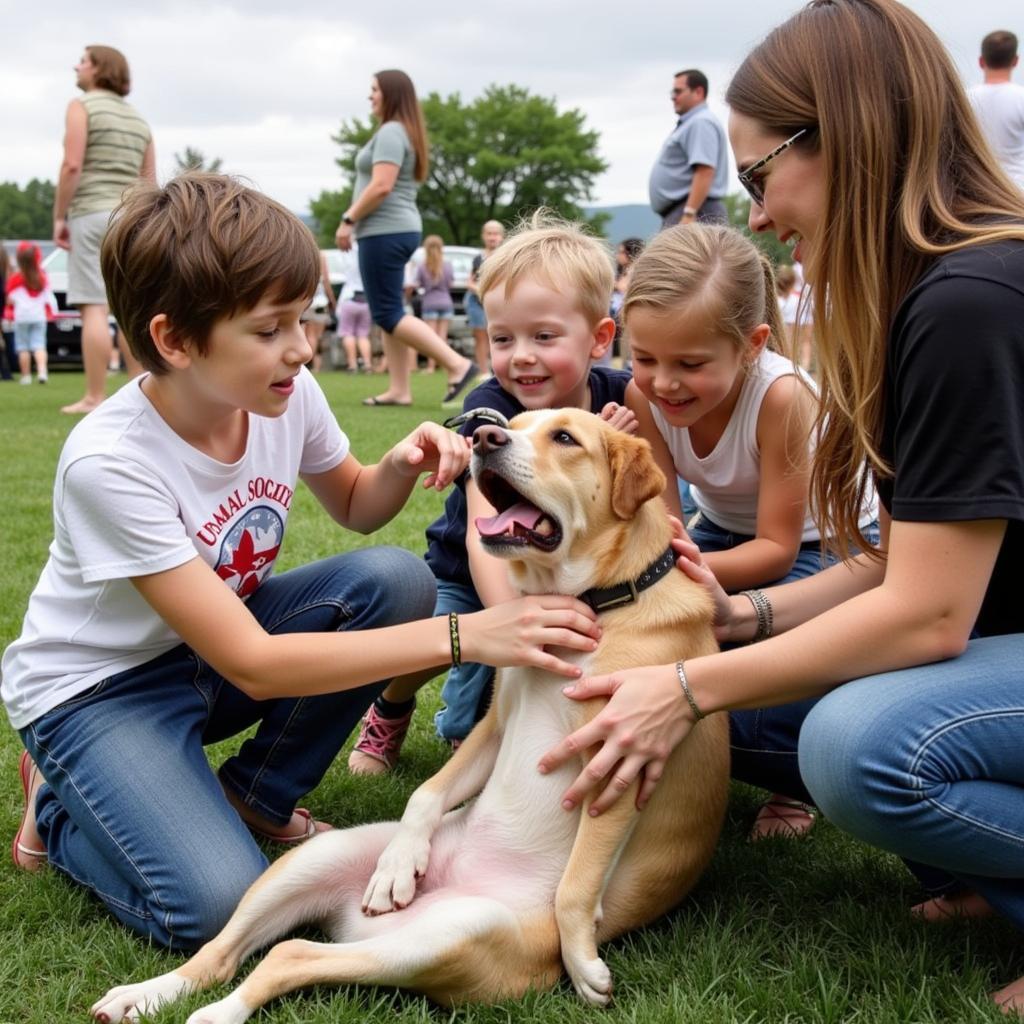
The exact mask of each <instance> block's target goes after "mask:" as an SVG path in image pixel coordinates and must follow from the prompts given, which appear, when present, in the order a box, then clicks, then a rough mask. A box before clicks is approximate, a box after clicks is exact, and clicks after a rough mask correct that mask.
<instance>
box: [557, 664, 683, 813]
mask: <svg viewBox="0 0 1024 1024" xmlns="http://www.w3.org/2000/svg"><path fill="white" fill-rule="evenodd" d="M564 692H565V694H566V696H568V697H572V698H573V700H590V698H592V697H608V698H610V699H609V701H608V703H607V704H606V705H605V707H604V708H603V710H601V711H600V712H599V713H598V714H597V715H596V716H595V717H594V718H592V719H591V720H590V721H589V722H588V723H587V724H586V725H584V726H583V727H582V728H581V729H577V730H576V731H575V732H574V733H571V734H570V735H568V736H566V738H565V739H564V740H562V741H561V743H558V744H557V745H556V746H554V747H552V748H551V749H550V750H549V751H548V752H547V753H546V754H545V755H544V756H543V757H542V758H541V759H540V762H539V763H538V766H537V767H538V769H539V770H540V771H541V772H542V773H547V772H550V771H553V770H554V769H555V768H557V767H558V766H559V765H562V764H565V763H566V762H567V761H569V760H571V759H572V758H576V757H579V756H580V755H581V754H584V752H585V751H587V750H589V749H590V748H592V747H599V748H600V749H599V750H598V751H597V753H596V754H594V756H593V757H592V758H591V759H590V760H589V761H588V762H587V764H585V765H584V766H583V771H582V772H580V774H579V775H577V776H576V779H575V780H574V781H573V784H572V785H571V786H570V787H569V788H568V789H567V790H566V791H565V794H564V796H563V797H562V807H563V808H565V810H567V811H568V810H572V809H573V808H575V807H578V806H579V804H580V803H581V802H582V801H583V799H584V797H586V796H587V794H588V793H596V794H597V796H596V798H595V799H594V802H593V803H592V804H591V805H590V814H600V813H601V812H602V811H606V810H607V809H608V808H609V807H611V805H612V804H613V803H615V801H616V800H618V799H619V797H620V796H622V794H623V793H624V792H626V790H628V789H629V787H630V786H631V785H632V784H633V782H634V781H635V780H636V779H637V777H638V776H640V775H641V773H642V778H641V780H640V789H639V792H638V793H637V798H636V805H637V808H638V809H640V808H643V806H644V805H645V804H646V803H647V801H648V800H650V798H651V794H652V793H653V792H654V788H655V786H657V784H658V781H659V780H660V779H661V776H662V774H663V772H664V771H665V762H666V761H667V760H668V756H669V754H671V753H672V751H673V750H674V749H675V748H676V746H677V745H678V744H679V743H681V742H682V740H683V739H684V738H685V736H686V734H687V733H688V732H689V731H690V728H691V727H692V725H693V721H692V718H691V717H690V714H689V709H688V707H687V704H686V701H685V699H684V697H683V693H682V690H681V689H680V687H679V680H678V678H677V677H676V672H675V667H674V666H672V665H654V666H650V667H646V668H633V669H626V670H623V671H619V672H612V673H611V674H609V675H604V676H592V677H589V678H587V679H581V680H580V681H579V682H578V683H574V684H573V685H571V686H567V687H566V688H565V691H564Z"/></svg>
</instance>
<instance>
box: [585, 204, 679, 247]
mask: <svg viewBox="0 0 1024 1024" xmlns="http://www.w3.org/2000/svg"><path fill="white" fill-rule="evenodd" d="M584 209H585V211H586V213H587V216H588V217H589V216H591V215H592V214H595V213H606V214H608V215H609V216H608V220H607V221H606V223H605V228H604V232H605V235H606V236H607V237H608V241H610V242H612V243H613V244H616V245H617V244H618V243H619V242H621V241H622V240H623V239H624V238H643V239H645V240H646V239H649V238H651V237H652V236H653V235H654V234H655V233H656V232H657V230H658V228H659V227H660V226H661V220H660V218H659V217H658V216H657V215H656V214H655V213H654V211H653V210H652V209H651V208H650V207H649V206H644V205H642V204H641V203H632V204H630V205H628V206H587V207H584Z"/></svg>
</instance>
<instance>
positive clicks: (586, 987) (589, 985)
mask: <svg viewBox="0 0 1024 1024" xmlns="http://www.w3.org/2000/svg"><path fill="white" fill-rule="evenodd" d="M565 969H566V970H567V971H568V972H569V977H570V978H571V979H572V983H573V987H574V988H575V989H576V991H577V992H578V993H579V995H580V998H581V999H583V1000H585V1001H586V1002H588V1003H590V1005H591V1006H607V1005H608V1004H609V1003H610V1002H611V998H612V972H611V971H610V970H608V965H607V964H606V963H605V962H604V961H603V960H602V959H601V958H600V957H595V958H594V959H593V960H574V961H572V962H570V961H569V960H568V959H566V960H565Z"/></svg>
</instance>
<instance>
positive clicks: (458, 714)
mask: <svg viewBox="0 0 1024 1024" xmlns="http://www.w3.org/2000/svg"><path fill="white" fill-rule="evenodd" d="M481 608H483V605H482V604H481V603H480V598H479V597H478V596H477V593H476V590H475V589H474V588H473V587H472V586H470V585H469V584H467V583H453V582H451V581H449V580H438V581H437V604H436V605H435V606H434V614H435V615H447V614H448V613H449V612H458V613H459V614H460V615H461V614H462V613H463V612H466V613H469V612H478V611H480V609H481ZM493 686H494V669H493V668H492V667H491V666H490V665H477V664H475V663H473V662H465V663H464V664H462V665H460V666H459V667H458V668H452V669H449V671H448V675H447V676H446V677H445V681H444V685H443V686H442V687H441V701H442V703H443V705H444V707H442V708H441V710H440V711H438V712H437V714H436V715H434V726H435V728H436V729H437V734H438V736H440V737H441V739H443V740H463V739H465V738H466V737H467V736H468V735H469V733H470V730H472V728H473V726H474V725H476V723H477V722H478V721H479V720H480V719H481V718H482V717H483V709H482V708H481V704H485V702H486V698H487V696H488V695H489V692H490V689H491V688H492V687H493Z"/></svg>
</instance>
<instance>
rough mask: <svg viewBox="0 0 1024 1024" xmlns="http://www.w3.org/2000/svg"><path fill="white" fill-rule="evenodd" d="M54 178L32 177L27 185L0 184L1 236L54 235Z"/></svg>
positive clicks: (47, 236) (6, 182)
mask: <svg viewBox="0 0 1024 1024" xmlns="http://www.w3.org/2000/svg"><path fill="white" fill-rule="evenodd" d="M53 194H54V185H53V182H52V181H40V180H39V179H38V178H33V179H32V180H31V181H30V182H29V183H28V184H27V185H26V186H25V187H24V188H21V187H20V186H19V185H16V184H15V183H14V182H13V181H5V182H2V183H0V238H11V239H14V238H49V237H50V236H51V235H52V234H53Z"/></svg>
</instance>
